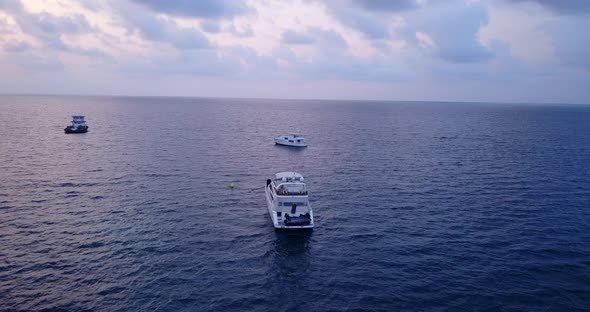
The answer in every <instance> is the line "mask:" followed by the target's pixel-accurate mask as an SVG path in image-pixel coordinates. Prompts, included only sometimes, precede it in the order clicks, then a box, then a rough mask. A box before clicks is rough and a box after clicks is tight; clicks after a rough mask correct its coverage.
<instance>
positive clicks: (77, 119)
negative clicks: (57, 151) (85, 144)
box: [64, 115, 88, 133]
mask: <svg viewBox="0 0 590 312" xmlns="http://www.w3.org/2000/svg"><path fill="white" fill-rule="evenodd" d="M64 131H65V132H66V133H86V132H88V126H87V125H86V121H85V120H84V116H79V115H78V116H72V125H70V126H67V127H66V128H65V129H64Z"/></svg>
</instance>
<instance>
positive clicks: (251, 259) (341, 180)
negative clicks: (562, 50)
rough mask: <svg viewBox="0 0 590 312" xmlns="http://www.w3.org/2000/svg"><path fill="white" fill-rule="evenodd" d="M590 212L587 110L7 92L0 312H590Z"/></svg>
mask: <svg viewBox="0 0 590 312" xmlns="http://www.w3.org/2000/svg"><path fill="white" fill-rule="evenodd" d="M73 114H85V115H86V116H87V121H88V124H89V126H90V131H89V132H88V133H86V134H80V135H65V134H64V133H63V128H64V127H65V126H66V125H67V124H68V122H69V119H70V115H73ZM292 130H299V131H301V132H302V133H304V134H305V135H306V139H307V141H308V143H309V147H308V148H305V149H291V148H285V147H280V146H276V145H274V144H273V141H272V137H273V136H275V135H278V134H282V133H285V132H290V131H292ZM285 170H293V171H298V172H300V173H302V174H303V175H304V176H305V178H306V182H307V185H308V189H309V191H310V202H311V204H312V206H313V207H314V211H315V215H316V228H315V229H314V230H313V231H311V232H280V231H278V232H277V231H275V230H274V229H273V227H272V225H271V221H270V218H269V217H268V213H267V208H266V206H265V199H264V192H263V186H264V183H265V180H266V179H267V178H268V177H270V176H272V175H273V174H274V173H276V172H279V171H285ZM231 182H234V183H235V188H234V189H233V190H232V189H230V188H229V184H230V183H231ZM589 209H590V106H584V105H525V104H482V103H420V102H347V101H295V100H242V99H199V98H166V97H162V98H140V97H58V96H2V97H0V310H5V309H9V310H10V309H15V310H32V309H63V310H97V311H128V310H149V311H151V310H167V311H205V310H211V311H395V310H409V311H411V310H417V311H440V310H456V311H566V310H567V311H576V310H578V311H582V310H587V309H589V308H590V210H589Z"/></svg>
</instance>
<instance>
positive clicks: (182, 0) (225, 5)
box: [132, 0, 252, 18]
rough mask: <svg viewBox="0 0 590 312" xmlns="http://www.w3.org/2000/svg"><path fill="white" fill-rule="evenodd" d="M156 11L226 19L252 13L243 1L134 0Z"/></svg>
mask: <svg viewBox="0 0 590 312" xmlns="http://www.w3.org/2000/svg"><path fill="white" fill-rule="evenodd" d="M132 1H133V2H136V3H139V4H141V5H144V6H147V7H149V8H151V9H152V10H154V11H158V12H162V13H166V14H171V15H177V16H187V17H202V18H224V17H233V16H236V15H242V14H246V13H249V12H251V11H252V10H251V8H249V7H248V6H247V5H246V4H245V3H244V2H242V1H234V0H205V1H201V0H175V1H168V0H132Z"/></svg>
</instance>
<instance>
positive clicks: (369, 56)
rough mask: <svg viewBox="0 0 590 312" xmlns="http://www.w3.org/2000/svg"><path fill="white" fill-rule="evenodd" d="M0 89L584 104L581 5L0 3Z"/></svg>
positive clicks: (589, 57)
mask: <svg viewBox="0 0 590 312" xmlns="http://www.w3.org/2000/svg"><path fill="white" fill-rule="evenodd" d="M0 94H81V95H145V96H198V97H247V98H295V99H298V98H309V99H351V100H363V99H368V100H400V101H407V100H413V101H477V102H538V103H584V104H590V1H588V0H493V1H492V0H489V1H484V0H479V1H478V0H324V1H320V0H282V1H279V0H276V1H275V0H246V1H237V0H215V1H214V0H209V1H207V0H199V1H192V0H176V1H167V0H0Z"/></svg>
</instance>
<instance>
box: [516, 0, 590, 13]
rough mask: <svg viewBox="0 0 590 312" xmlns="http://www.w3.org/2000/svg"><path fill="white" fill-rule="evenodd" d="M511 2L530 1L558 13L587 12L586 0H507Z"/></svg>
mask: <svg viewBox="0 0 590 312" xmlns="http://www.w3.org/2000/svg"><path fill="white" fill-rule="evenodd" d="M507 1H508V2H512V3H522V2H530V3H537V4H539V5H542V6H544V7H546V8H548V9H550V10H552V11H554V12H556V13H559V14H577V13H589V12H590V1H588V0H507Z"/></svg>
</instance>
